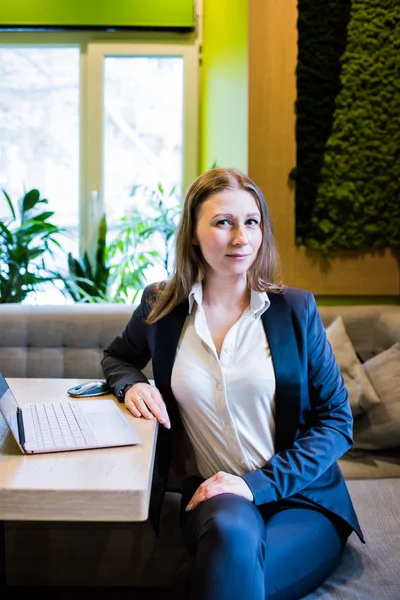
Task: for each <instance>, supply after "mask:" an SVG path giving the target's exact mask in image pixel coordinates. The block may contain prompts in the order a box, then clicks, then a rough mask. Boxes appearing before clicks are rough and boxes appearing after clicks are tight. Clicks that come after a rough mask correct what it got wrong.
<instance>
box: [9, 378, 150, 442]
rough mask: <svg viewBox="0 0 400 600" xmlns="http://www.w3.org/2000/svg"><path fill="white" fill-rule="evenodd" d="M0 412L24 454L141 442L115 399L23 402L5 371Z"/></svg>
mask: <svg viewBox="0 0 400 600" xmlns="http://www.w3.org/2000/svg"><path fill="white" fill-rule="evenodd" d="M0 412H1V414H2V415H3V417H4V420H5V422H6V423H7V425H8V428H9V429H10V431H11V433H12V435H13V436H14V438H15V440H16V442H17V444H18V446H19V447H20V449H21V450H22V452H23V453H24V454H43V453H47V452H65V451H70V450H90V449H93V448H109V447H115V446H131V445H134V444H139V443H141V442H142V439H141V437H140V435H139V434H138V433H137V432H136V430H135V429H134V427H133V426H132V424H131V423H130V422H129V421H128V419H127V418H126V417H125V416H124V414H123V412H122V411H121V410H120V408H118V406H117V405H116V404H115V402H114V401H113V400H110V399H109V400H106V399H103V400H84V401H82V400H80V401H79V400H76V401H63V402H54V403H53V402H41V403H40V402H38V403H36V402H34V403H32V404H25V403H24V404H22V405H20V404H18V402H17V400H16V398H15V396H14V394H13V393H12V391H11V389H10V387H9V385H8V383H7V382H6V380H5V378H4V376H3V375H2V373H0Z"/></svg>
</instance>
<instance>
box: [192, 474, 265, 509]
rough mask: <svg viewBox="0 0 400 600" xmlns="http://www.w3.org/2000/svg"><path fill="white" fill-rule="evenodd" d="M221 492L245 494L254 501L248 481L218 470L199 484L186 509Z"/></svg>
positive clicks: (244, 495) (194, 506) (237, 494)
mask: <svg viewBox="0 0 400 600" xmlns="http://www.w3.org/2000/svg"><path fill="white" fill-rule="evenodd" d="M219 494H236V496H243V498H246V499H247V500H250V502H253V500H254V497H253V494H252V492H251V490H250V488H249V486H248V485H247V483H246V482H245V481H244V480H243V479H242V478H241V477H238V476H237V475H230V474H229V473H225V472H224V471H218V473H215V475H213V476H212V477H210V478H209V479H206V480H205V481H203V483H201V484H200V485H199V487H198V488H197V490H196V491H195V493H194V494H193V496H192V498H191V500H190V501H189V503H188V505H187V506H186V510H193V509H194V508H196V506H198V505H199V504H200V502H204V501H205V500H209V499H210V498H213V496H218V495H219Z"/></svg>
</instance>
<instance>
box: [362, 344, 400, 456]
mask: <svg viewBox="0 0 400 600" xmlns="http://www.w3.org/2000/svg"><path fill="white" fill-rule="evenodd" d="M364 369H365V371H366V373H367V374H368V376H369V378H370V380H371V382H372V384H373V386H374V388H375V390H376V392H377V393H378V395H379V398H380V400H381V403H380V404H379V405H377V406H373V407H371V408H370V410H369V411H368V413H367V414H363V415H361V416H360V417H359V418H358V419H355V420H354V448H360V449H364V450H381V449H387V448H400V344H394V345H393V346H392V347H391V348H389V350H385V351H384V352H381V354H378V355H377V356H374V357H373V358H370V359H369V360H368V361H367V362H366V363H364Z"/></svg>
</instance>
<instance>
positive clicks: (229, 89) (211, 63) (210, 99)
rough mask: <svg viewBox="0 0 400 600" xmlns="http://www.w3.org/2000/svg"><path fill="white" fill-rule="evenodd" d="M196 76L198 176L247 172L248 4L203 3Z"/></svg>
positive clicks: (229, 0) (234, 0)
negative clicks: (227, 170)
mask: <svg viewBox="0 0 400 600" xmlns="http://www.w3.org/2000/svg"><path fill="white" fill-rule="evenodd" d="M201 76H202V94H201V109H200V110H201V115H200V118H201V140H200V144H201V145H200V169H201V172H204V171H206V170H207V169H209V168H210V167H211V166H213V164H216V165H217V166H218V167H236V168H238V169H240V170H242V171H244V172H247V132H248V0H218V2H216V0H203V60H202V71H201Z"/></svg>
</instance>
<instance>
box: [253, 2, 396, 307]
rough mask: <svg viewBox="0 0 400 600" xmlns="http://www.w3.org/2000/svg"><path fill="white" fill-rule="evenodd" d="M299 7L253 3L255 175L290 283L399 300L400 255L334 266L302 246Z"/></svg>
mask: <svg viewBox="0 0 400 600" xmlns="http://www.w3.org/2000/svg"><path fill="white" fill-rule="evenodd" d="M296 63H297V0H249V148H248V150H249V175H250V177H252V178H253V179H254V180H255V181H256V182H257V184H258V185H259V186H260V187H261V189H262V190H263V192H264V194H265V196H266V198H267V202H268V205H269V208H270V212H271V217H272V222H273V227H274V232H275V236H276V239H277V243H278V248H279V251H280V255H281V259H282V266H283V275H284V280H285V282H286V283H287V284H289V285H292V286H297V287H303V288H307V289H309V290H311V291H312V292H313V293H314V294H317V295H388V296H390V295H398V294H399V293H400V252H393V251H390V250H387V251H385V252H380V253H378V252H375V253H372V252H364V253H353V252H344V253H341V254H340V256H338V257H337V258H335V259H334V260H333V261H331V262H330V263H327V262H326V261H324V260H323V259H322V258H321V255H320V253H317V252H311V251H306V250H305V248H298V247H296V246H295V195H294V189H293V187H291V186H290V185H289V182H288V175H289V172H290V171H291V169H292V168H293V167H294V166H295V164H296V140H295V124H296V116H295V100H296V72H295V71H296Z"/></svg>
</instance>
